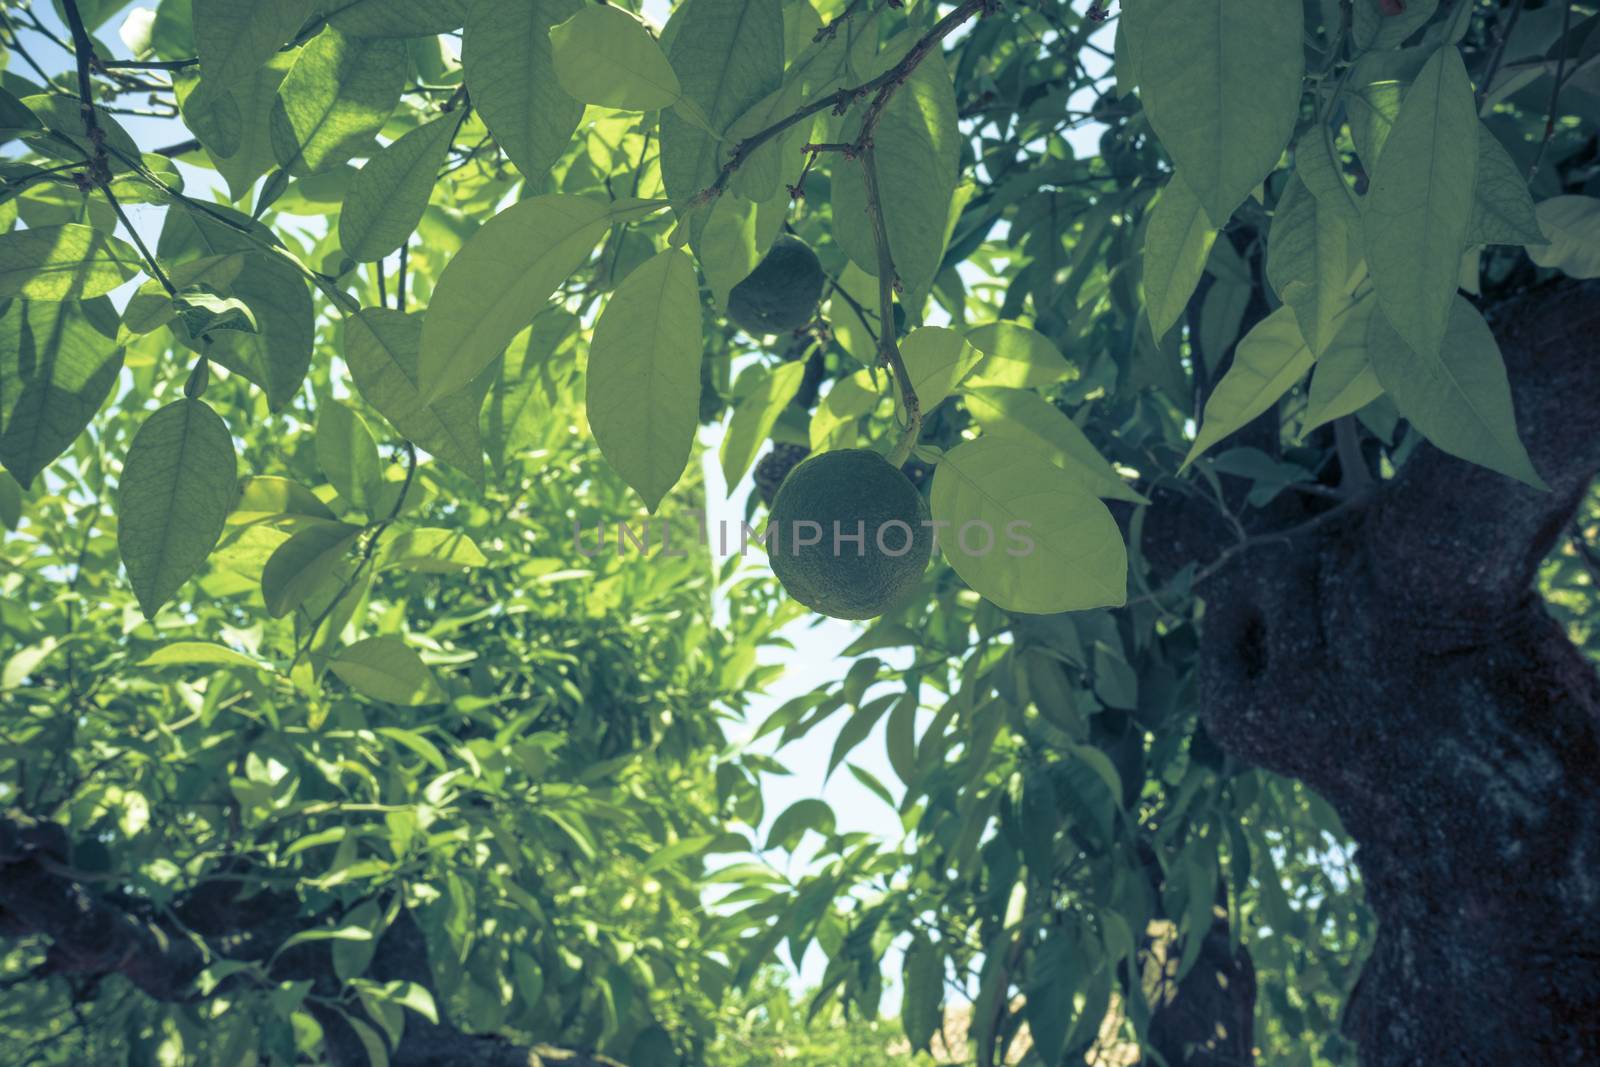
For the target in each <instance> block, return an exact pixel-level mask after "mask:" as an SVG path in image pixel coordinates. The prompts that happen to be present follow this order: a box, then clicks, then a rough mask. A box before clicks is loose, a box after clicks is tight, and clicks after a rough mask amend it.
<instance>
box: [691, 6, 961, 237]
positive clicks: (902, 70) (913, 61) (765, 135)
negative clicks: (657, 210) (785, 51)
mask: <svg viewBox="0 0 1600 1067" xmlns="http://www.w3.org/2000/svg"><path fill="white" fill-rule="evenodd" d="M987 2H988V0H963V3H962V4H961V5H960V6H959V7H957V8H956V9H955V10H954V11H952V12H950V13H949V14H948V15H946V16H945V17H944V18H942V19H940V20H939V21H938V22H936V23H934V25H933V28H932V29H930V30H929V31H928V32H927V33H925V34H923V35H922V37H921V38H920V39H918V40H917V42H916V43H915V44H913V45H912V46H911V49H910V51H908V52H907V53H906V54H905V55H904V56H903V57H901V59H900V62H898V63H896V64H895V65H894V66H892V67H890V68H889V69H888V70H886V71H884V72H883V73H882V74H880V75H878V76H877V77H876V78H873V79H872V80H871V81H867V82H863V83H862V84H860V85H855V86H851V87H849V88H845V89H839V90H837V91H836V92H832V93H828V94H826V95H824V96H820V97H818V98H817V99H815V100H812V101H809V102H807V103H806V104H804V105H802V106H801V107H800V108H799V109H798V110H796V111H794V112H792V113H791V114H789V115H785V116H784V117H783V118H781V119H779V120H778V121H777V122H774V123H773V124H772V125H770V126H768V127H766V128H765V129H762V130H758V131H756V132H755V133H753V134H751V135H750V136H749V137H746V138H745V139H744V140H742V141H740V142H739V143H738V144H737V145H735V146H734V148H733V154H732V155H731V156H729V157H728V161H727V162H726V163H724V164H723V165H722V169H721V170H720V171H718V172H717V177H716V180H715V181H713V182H712V183H711V184H710V185H708V186H706V187H705V188H704V189H702V190H700V192H698V193H696V194H695V195H694V196H692V197H690V198H689V202H688V204H687V207H688V208H690V209H692V208H695V207H699V206H700V205H702V204H708V203H710V202H711V201H713V200H715V199H716V198H717V197H719V196H721V195H722V193H723V190H725V189H727V187H728V182H729V181H730V180H731V179H732V178H733V175H734V172H735V171H737V170H738V169H739V168H740V167H742V166H744V164H745V163H746V162H747V161H748V160H749V159H750V157H751V156H752V155H753V154H754V153H755V151H756V149H758V148H760V147H761V146H762V145H764V144H766V143H767V142H768V141H770V140H772V139H773V138H774V137H776V136H778V135H779V134H781V133H783V132H784V131H785V130H787V129H789V128H790V127H792V126H794V125H795V124H797V123H799V122H802V121H804V120H805V119H808V118H810V117H811V116H813V115H815V114H817V113H819V112H822V111H825V110H827V109H828V108H834V109H836V110H838V111H839V112H841V113H842V112H843V111H844V110H845V109H846V108H848V107H849V106H850V105H851V104H853V103H855V102H856V101H857V100H859V99H861V98H862V97H864V96H866V95H868V94H869V93H878V94H879V97H880V98H881V101H882V103H883V104H886V103H887V102H888V98H889V97H890V96H891V95H893V93H894V90H895V89H897V88H899V87H900V86H901V85H902V84H904V83H905V80H906V79H907V78H908V77H910V76H911V72H912V71H913V70H915V69H916V68H917V64H919V63H921V62H922V61H923V60H924V59H926V58H927V56H928V53H929V52H931V51H932V50H933V48H934V46H935V45H937V44H938V43H939V42H940V41H942V40H944V39H945V38H946V37H948V36H949V35H950V34H951V33H952V32H954V31H955V29H956V27H958V26H960V25H961V24H962V23H964V22H966V21H967V20H968V19H970V18H972V16H974V15H976V14H978V12H980V11H982V10H983V9H984V7H985V4H986V3H987ZM834 21H838V20H837V19H836V20H834ZM873 103H874V104H875V105H878V106H879V110H880V111H881V109H882V105H881V104H880V103H879V100H876V99H875V100H874V101H873ZM875 124H876V120H874V125H875ZM868 129H869V131H870V127H868Z"/></svg>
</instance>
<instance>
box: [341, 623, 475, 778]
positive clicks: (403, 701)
mask: <svg viewBox="0 0 1600 1067" xmlns="http://www.w3.org/2000/svg"><path fill="white" fill-rule="evenodd" d="M328 669H329V670H331V671H332V672H333V673H334V674H336V675H338V676H339V680H340V681H342V682H344V684H345V685H348V686H349V687H350V688H351V689H354V690H355V691H356V692H358V693H360V694H361V695H362V696H365V697H371V698H372V699H373V700H381V701H384V702H385V703H389V704H399V705H401V706H402V707H416V706H418V705H421V704H439V703H442V702H443V701H444V700H445V699H446V697H445V693H444V690H443V689H441V688H440V687H439V682H438V679H436V678H434V676H433V672H432V671H430V670H429V669H428V667H427V665H426V664H424V663H423V662H422V659H421V657H419V656H418V655H417V654H416V653H415V652H413V651H412V650H411V649H410V648H409V647H407V645H406V643H405V642H404V641H403V640H401V639H400V638H398V637H394V636H387V637H369V638H367V639H366V640H364V641H357V642H356V643H355V644H353V645H351V646H349V647H348V648H343V649H340V650H339V654H338V655H336V656H335V657H334V658H333V659H331V660H329V661H328ZM385 732H386V733H388V735H389V736H391V737H392V736H393V731H385ZM429 747H430V748H432V746H431V745H430V746H429ZM433 759H437V760H438V766H439V769H440V770H443V769H444V758H443V757H442V756H440V755H439V752H438V750H437V749H434V750H433ZM433 759H430V760H429V762H433Z"/></svg>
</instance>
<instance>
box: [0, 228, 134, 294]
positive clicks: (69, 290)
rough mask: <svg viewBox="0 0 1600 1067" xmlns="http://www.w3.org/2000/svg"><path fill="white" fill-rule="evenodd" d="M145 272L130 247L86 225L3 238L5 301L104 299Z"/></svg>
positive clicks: (0, 262) (0, 276)
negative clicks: (126, 282)
mask: <svg viewBox="0 0 1600 1067" xmlns="http://www.w3.org/2000/svg"><path fill="white" fill-rule="evenodd" d="M142 269H144V268H143V266H142V265H141V263H140V261H139V253H138V252H136V251H134V249H133V248H132V247H131V246H130V245H127V244H125V243H123V242H122V241H119V240H118V239H117V238H115V237H112V236H111V235H110V234H108V233H102V232H101V231H99V230H97V229H95V228H94V227H93V226H85V225H83V224H82V223H77V222H69V223H67V224H65V225H62V226H40V227H39V228H37V229H29V230H12V231H11V232H10V233H6V234H0V300H9V299H11V298H12V297H16V296H20V297H22V298H24V299H26V300H83V299H87V298H89V297H93V296H102V295H104V294H106V293H109V292H110V291H111V290H113V289H115V288H116V287H117V286H119V285H121V284H122V283H123V282H125V281H127V280H128V279H129V278H132V277H133V276H134V275H135V274H138V273H139V272H140V271H141V270H142Z"/></svg>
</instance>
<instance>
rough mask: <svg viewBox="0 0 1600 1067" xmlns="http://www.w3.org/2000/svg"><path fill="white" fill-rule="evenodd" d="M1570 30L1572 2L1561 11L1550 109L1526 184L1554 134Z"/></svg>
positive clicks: (1565, 69)
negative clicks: (1558, 56) (1558, 45)
mask: <svg viewBox="0 0 1600 1067" xmlns="http://www.w3.org/2000/svg"><path fill="white" fill-rule="evenodd" d="M1571 28H1572V0H1567V4H1566V6H1565V7H1564V8H1562V9H1561V37H1560V38H1559V40H1560V41H1561V57H1560V58H1559V59H1557V60H1556V80H1555V84H1554V85H1552V86H1550V109H1549V112H1548V113H1547V114H1546V115H1545V119H1544V137H1543V138H1542V139H1541V140H1540V141H1539V150H1538V151H1537V152H1535V153H1534V155H1533V166H1531V167H1529V168H1528V184H1529V185H1532V184H1533V179H1535V178H1537V177H1538V176H1539V163H1540V161H1541V160H1543V159H1544V150H1545V149H1546V148H1549V147H1550V138H1552V137H1554V136H1555V133H1556V107H1557V106H1558V105H1559V104H1560V103H1561V83H1562V81H1563V79H1565V77H1566V73H1567V53H1568V52H1569V51H1571V49H1572V46H1571V44H1570V43H1568V41H1567V31H1569V30H1570V29H1571Z"/></svg>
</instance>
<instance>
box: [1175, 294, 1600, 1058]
mask: <svg viewBox="0 0 1600 1067" xmlns="http://www.w3.org/2000/svg"><path fill="white" fill-rule="evenodd" d="M1495 318H1496V323H1495V325H1496V333H1497V335H1498V336H1499V338H1500V342H1501V346H1502V349H1503V351H1504V354H1505V357H1506V362H1507V368H1508V373H1509V376H1510V378H1511V382H1512V388H1513V394H1514V399H1515V403H1516V410H1517V418H1518V425H1519V428H1520V430H1521V433H1522V436H1523V439H1524V441H1525V443H1526V444H1527V446H1528V449H1529V452H1530V454H1531V456H1532V458H1533V461H1534V464H1535V466H1536V467H1537V468H1538V470H1539V471H1540V473H1541V474H1542V475H1543V476H1544V478H1545V479H1546V480H1547V481H1548V482H1549V484H1550V486H1551V491H1550V492H1548V493H1546V492H1540V491H1537V490H1534V489H1531V488H1528V487H1526V486H1523V485H1520V484H1519V483H1516V482H1513V481H1511V480H1509V479H1507V478H1504V477H1502V476H1500V475H1498V474H1494V473H1492V472H1490V471H1487V470H1484V469H1482V468H1479V467H1475V466H1472V465H1470V464H1467V463H1464V462H1462V461H1459V460H1456V459H1453V458H1451V457H1449V456H1446V455H1444V454H1443V453H1441V452H1439V451H1437V450H1435V449H1433V448H1431V447H1423V448H1422V449H1420V450H1419V451H1418V452H1417V453H1416V454H1415V455H1414V456H1413V457H1412V458H1411V459H1410V460H1409V461H1408V462H1407V463H1406V464H1405V467H1404V469H1403V470H1402V471H1401V472H1400V474H1399V475H1398V476H1397V477H1396V478H1394V479H1393V480H1391V481H1389V482H1387V483H1385V484H1384V485H1383V486H1382V487H1381V488H1380V489H1378V490H1376V491H1375V492H1373V493H1372V495H1371V496H1370V498H1368V499H1367V501H1366V502H1365V503H1364V505H1363V506H1360V507H1357V508H1351V509H1349V510H1348V511H1346V512H1344V513H1341V514H1339V515H1337V516H1334V517H1332V518H1330V519H1329V521H1326V522H1323V523H1321V524H1319V525H1317V526H1315V528H1314V529H1311V530H1309V531H1308V532H1306V533H1304V534H1303V535H1302V536H1299V537H1297V538H1294V539H1292V540H1289V541H1280V542H1276V543H1273V542H1266V543H1263V544H1261V545H1260V546H1259V547H1255V548H1253V549H1251V550H1250V551H1247V552H1243V553H1240V554H1238V555H1237V556H1235V557H1234V558H1232V559H1231V560H1230V561H1229V563H1228V564H1227V566H1226V567H1224V568H1223V569H1222V570H1221V571H1219V572H1218V573H1217V574H1216V575H1215V577H1214V578H1213V579H1212V580H1211V581H1209V582H1208V583H1207V584H1206V585H1204V586H1203V587H1202V588H1201V590H1200V593H1201V595H1202V596H1203V597H1204V599H1205V601H1206V616H1205V634H1204V639H1203V642H1202V647H1201V661H1200V696H1201V703H1202V715H1203V717H1204V720H1205V722H1206V725H1207V726H1208V728H1209V729H1210V731H1211V733H1212V734H1213V735H1214V736H1215V737H1216V738H1217V739H1218V741H1219V742H1221V744H1222V745H1223V746H1224V747H1225V748H1227V749H1229V750H1230V751H1232V752H1233V753H1234V754H1235V755H1237V756H1239V757H1241V758H1244V759H1247V760H1249V761H1251V762H1253V763H1255V764H1258V765H1260V766H1262V767H1266V768H1268V769H1271V770H1273V771H1276V772H1279V773H1282V774H1288V775H1293V776H1295V777H1298V778H1300V779H1301V780H1303V781H1305V782H1306V783H1307V784H1309V785H1311V786H1312V787H1314V788H1316V789H1317V790H1318V791H1319V792H1321V793H1322V795H1323V796H1324V797H1326V798H1327V800H1328V801H1329V802H1330V803H1331V804H1332V805H1333V806H1334V808H1335V809H1337V810H1338V812H1339V814H1340V816H1341V817H1342V818H1343V820H1344V822H1345V826H1346V828H1347V829H1348V830H1349V832H1350V833H1351V835H1352V836H1353V837H1354V838H1355V840H1356V841H1357V843H1358V846H1359V848H1358V852H1357V859H1358V862H1359V864H1360V867H1361V870H1362V875H1363V878H1364V883H1365V886H1366V890H1367V894H1368V899H1369V902H1370V904H1371V906H1372V908H1373V910H1374V912H1375V913H1376V915H1377V917H1378V923H1379V932H1378V936H1377V940H1376V944H1375V945H1374V949H1373V954H1372V956H1371V959H1370V961H1369V962H1368V964H1367V966H1366V969H1365V971H1364V973H1363V976H1362V979H1361V981H1360V983H1359V985H1358V987H1357V991H1356V993H1355V994H1354V995H1353V996H1352V998H1351V1003H1350V1004H1349V1006H1348V1008H1347V1011H1346V1014H1345V1028H1346V1031H1347V1032H1348V1034H1349V1035H1350V1036H1351V1037H1352V1038H1353V1039H1354V1040H1355V1041H1357V1042H1358V1044H1359V1045H1360V1048H1361V1055H1362V1062H1363V1063H1365V1064H1368V1065H1374V1067H1388V1065H1396V1067H1398V1065H1401V1064H1405V1065H1414V1064H1464V1065H1477V1064H1484V1065H1489V1064H1494V1065H1501V1064H1510V1063H1528V1064H1532V1063H1538V1064H1566V1063H1600V930H1596V928H1595V926H1594V918H1595V916H1596V915H1597V914H1600V683H1597V679H1596V675H1595V671H1594V669H1593V668H1592V666H1591V665H1590V664H1589V662H1588V661H1587V660H1586V659H1585V658H1584V657H1583V655H1582V654H1581V653H1580V652H1579V651H1578V650H1577V649H1575V648H1574V647H1573V646H1572V644H1571V643H1570V642H1569V641H1568V640H1567V638H1566V636H1565V634H1564V633H1563V632H1562V630H1561V628H1560V626H1559V625H1558V624H1557V623H1556V622H1555V621H1554V620H1553V619H1551V618H1550V616H1549V615H1548V614H1547V613H1546V611H1545V609H1544V605H1543V603H1542V601H1541V600H1540V598H1539V597H1538V595H1537V593H1536V592H1535V591H1534V588H1533V580H1534V576H1535V570H1536V567H1537V565H1538V563H1539V561H1540V560H1541V559H1542V558H1543V557H1544V556H1545V555H1546V554H1547V553H1548V552H1549V550H1550V549H1551V547H1552V546H1553V544H1554V542H1555V539H1556V537H1557V536H1558V535H1559V534H1560V532H1561V531H1562V530H1563V529H1565V528H1566V526H1567V525H1568V523H1569V522H1570V520H1571V518H1572V515H1573V513H1574V510H1575V509H1576V507H1577V505H1578V503H1579V502H1580V501H1581V500H1582V498H1583V495H1584V494H1585V492H1586V491H1587V490H1588V487H1589V485H1590V483H1591V481H1592V480H1593V478H1594V477H1595V475H1596V473H1597V472H1600V283H1594V282H1590V283H1584V284H1578V283H1573V282H1562V283H1559V284H1556V285H1552V286H1548V287H1545V288H1543V289H1541V290H1538V291H1535V292H1532V293H1529V294H1526V295H1524V296H1522V297H1520V298H1518V299H1516V300H1514V301H1512V302H1511V303H1509V304H1507V305H1505V306H1504V307H1502V308H1500V309H1499V311H1498V314H1497V315H1496V316H1495Z"/></svg>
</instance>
